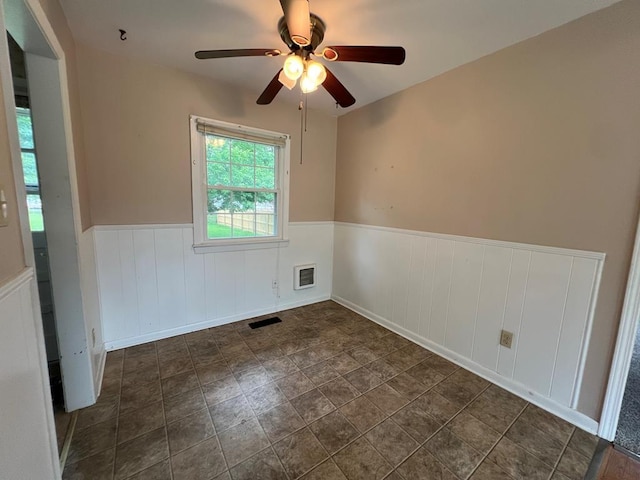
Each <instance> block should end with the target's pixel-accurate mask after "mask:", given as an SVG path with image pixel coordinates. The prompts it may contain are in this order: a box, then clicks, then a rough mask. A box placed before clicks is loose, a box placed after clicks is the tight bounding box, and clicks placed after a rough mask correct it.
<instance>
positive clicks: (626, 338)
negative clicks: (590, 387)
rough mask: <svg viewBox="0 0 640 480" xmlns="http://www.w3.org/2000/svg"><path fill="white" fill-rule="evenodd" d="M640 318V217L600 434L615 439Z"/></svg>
mask: <svg viewBox="0 0 640 480" xmlns="http://www.w3.org/2000/svg"><path fill="white" fill-rule="evenodd" d="M639 318H640V220H639V221H638V228H637V231H636V240H635V244H634V247H633V258H632V259H631V268H630V270H629V279H628V280H627V289H626V292H625V295H624V304H623V306H622V316H621V318H620V326H619V327H618V338H617V340H616V349H615V353H614V354H613V361H612V363H611V371H610V373H609V383H608V385H607V393H606V395H605V398H604V405H603V407H602V415H601V416H600V426H599V428H598V436H599V437H602V438H604V439H605V440H609V441H613V439H614V438H615V435H616V430H617V429H618V420H619V418H620V410H621V408H622V397H623V396H624V390H625V387H626V386H627V376H628V375H629V367H630V366H631V356H632V355H633V346H634V344H635V339H636V333H637V330H638V319H639Z"/></svg>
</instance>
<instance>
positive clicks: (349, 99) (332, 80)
mask: <svg viewBox="0 0 640 480" xmlns="http://www.w3.org/2000/svg"><path fill="white" fill-rule="evenodd" d="M325 70H326V71H327V78H326V79H325V81H324V82H322V86H323V87H324V88H325V90H326V91H327V92H329V94H330V95H331V96H332V97H333V98H334V99H335V101H336V102H338V105H340V106H341V107H342V108H347V107H350V106H351V105H353V104H354V103H356V99H355V98H353V95H351V94H350V93H349V90H347V89H346V87H345V86H344V85H343V84H342V83H340V80H338V79H337V78H336V76H335V75H334V74H333V73H331V71H330V70H329V69H328V68H326V67H325Z"/></svg>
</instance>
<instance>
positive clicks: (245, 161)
mask: <svg viewBox="0 0 640 480" xmlns="http://www.w3.org/2000/svg"><path fill="white" fill-rule="evenodd" d="M253 146H254V144H253V143H251V142H246V141H244V140H231V163H235V164H241V165H254V163H255V161H254V158H253Z"/></svg>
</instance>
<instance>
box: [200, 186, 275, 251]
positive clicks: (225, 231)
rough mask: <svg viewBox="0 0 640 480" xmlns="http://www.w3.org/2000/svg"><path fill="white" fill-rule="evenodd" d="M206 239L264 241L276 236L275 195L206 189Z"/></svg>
mask: <svg viewBox="0 0 640 480" xmlns="http://www.w3.org/2000/svg"><path fill="white" fill-rule="evenodd" d="M207 210H208V212H207V236H208V238H210V239H213V238H235V237H264V236H273V235H275V233H276V228H275V225H276V215H275V213H276V195H275V194H274V193H257V192H243V191H229V190H215V189H210V190H209V195H208V205H207Z"/></svg>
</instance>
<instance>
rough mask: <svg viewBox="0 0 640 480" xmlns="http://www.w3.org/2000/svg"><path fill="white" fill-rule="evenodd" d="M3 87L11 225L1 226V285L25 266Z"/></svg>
mask: <svg viewBox="0 0 640 480" xmlns="http://www.w3.org/2000/svg"><path fill="white" fill-rule="evenodd" d="M2 89H3V85H2V84H0V184H1V185H3V188H4V192H5V196H6V198H7V201H8V206H9V225H8V226H6V227H0V286H2V285H3V284H5V283H6V282H7V281H9V280H11V279H12V278H13V277H15V276H16V275H17V274H18V273H19V272H20V271H21V270H22V269H23V268H24V267H25V263H24V251H23V248H22V236H21V233H20V221H19V219H18V206H17V199H16V190H15V186H14V179H13V178H14V177H13V167H12V164H11V152H10V150H9V134H8V132H7V119H6V116H5V114H4V97H3V93H2V92H3V90H2Z"/></svg>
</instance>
